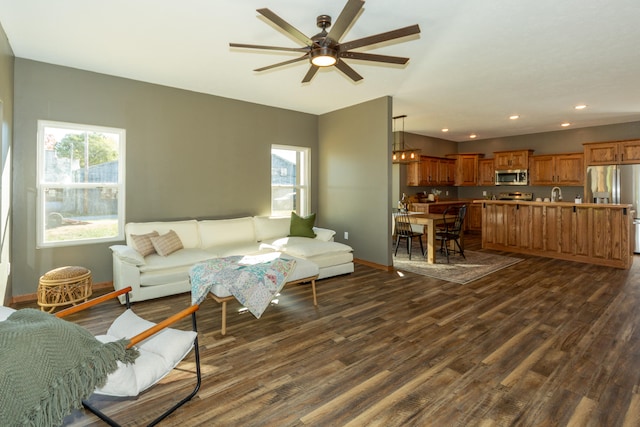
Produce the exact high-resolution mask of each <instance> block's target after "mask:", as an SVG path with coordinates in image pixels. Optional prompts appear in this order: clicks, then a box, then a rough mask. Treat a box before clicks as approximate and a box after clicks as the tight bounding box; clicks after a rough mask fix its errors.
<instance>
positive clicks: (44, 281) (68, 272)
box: [38, 266, 92, 313]
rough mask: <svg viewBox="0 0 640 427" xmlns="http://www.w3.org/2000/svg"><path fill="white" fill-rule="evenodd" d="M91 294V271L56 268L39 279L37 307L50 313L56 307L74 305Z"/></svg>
mask: <svg viewBox="0 0 640 427" xmlns="http://www.w3.org/2000/svg"><path fill="white" fill-rule="evenodd" d="M91 293H92V287H91V270H88V269H86V268H84V267H78V266H67V267H60V268H56V269H55V270H51V271H49V272H47V273H45V274H44V275H43V276H42V277H40V283H39V284H38V305H39V306H40V310H42V311H45V310H48V311H49V313H52V312H53V311H54V310H55V309H56V307H60V306H63V305H70V304H73V305H76V304H77V303H78V302H81V301H86V300H87V299H88V298H89V297H90V296H91Z"/></svg>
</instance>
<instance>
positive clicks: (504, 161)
mask: <svg viewBox="0 0 640 427" xmlns="http://www.w3.org/2000/svg"><path fill="white" fill-rule="evenodd" d="M532 153H533V150H517V151H499V152H495V153H493V154H494V157H493V161H494V165H495V169H496V170H508V169H527V168H528V167H529V156H531V154H532Z"/></svg>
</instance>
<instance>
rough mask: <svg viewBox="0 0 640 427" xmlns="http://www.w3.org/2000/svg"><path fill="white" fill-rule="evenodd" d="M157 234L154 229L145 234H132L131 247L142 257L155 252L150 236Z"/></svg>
mask: <svg viewBox="0 0 640 427" xmlns="http://www.w3.org/2000/svg"><path fill="white" fill-rule="evenodd" d="M157 236H158V232H157V231H155V230H154V231H152V232H151V233H147V234H132V235H131V240H133V247H134V248H135V249H136V250H137V251H138V252H140V255H142V256H143V257H145V256H147V255H151V254H152V253H155V252H156V248H154V247H153V243H151V238H152V237H157Z"/></svg>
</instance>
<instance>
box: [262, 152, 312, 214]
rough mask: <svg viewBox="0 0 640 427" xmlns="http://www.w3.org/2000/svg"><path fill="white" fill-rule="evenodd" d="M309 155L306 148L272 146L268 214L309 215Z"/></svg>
mask: <svg viewBox="0 0 640 427" xmlns="http://www.w3.org/2000/svg"><path fill="white" fill-rule="evenodd" d="M309 157H310V155H309V149H308V148H302V147H291V146H286V145H273V146H272V147H271V215H273V216H288V215H291V211H294V212H295V213H297V214H298V215H308V214H309V209H310V205H311V202H310V200H311V197H310V194H309V177H310V175H311V174H310V170H309V169H310V167H309V165H310V164H311V163H310V160H309Z"/></svg>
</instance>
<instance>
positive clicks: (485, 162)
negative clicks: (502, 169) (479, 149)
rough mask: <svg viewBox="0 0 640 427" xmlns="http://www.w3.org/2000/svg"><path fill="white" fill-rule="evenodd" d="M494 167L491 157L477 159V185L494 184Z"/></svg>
mask: <svg viewBox="0 0 640 427" xmlns="http://www.w3.org/2000/svg"><path fill="white" fill-rule="evenodd" d="M495 183H496V168H495V166H494V160H493V159H482V160H479V161H478V185H481V186H487V185H495Z"/></svg>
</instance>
